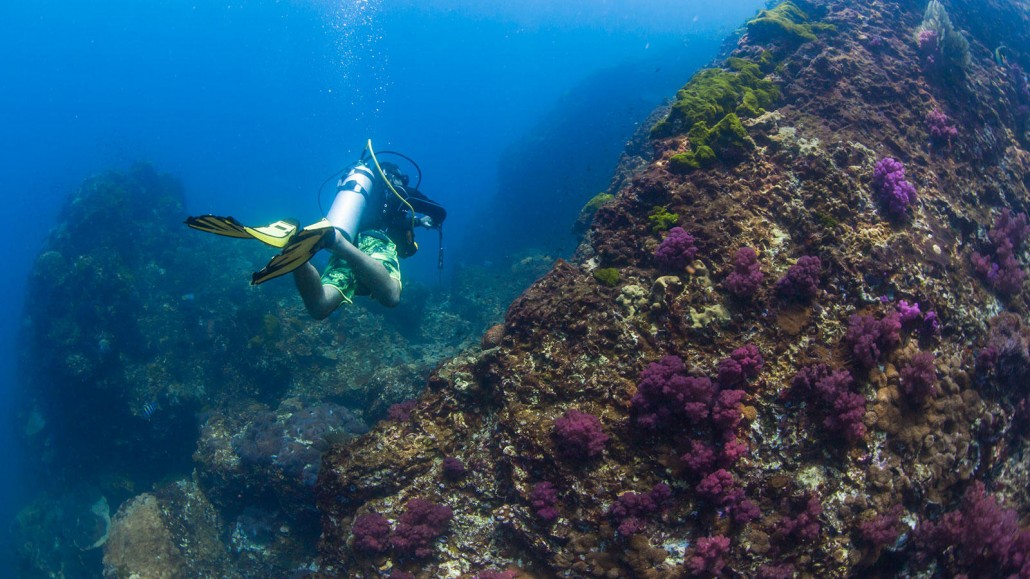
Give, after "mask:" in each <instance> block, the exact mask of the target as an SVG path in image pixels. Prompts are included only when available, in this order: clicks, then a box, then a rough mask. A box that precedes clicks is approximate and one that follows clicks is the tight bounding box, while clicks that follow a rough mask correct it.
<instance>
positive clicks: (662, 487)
mask: <svg viewBox="0 0 1030 579" xmlns="http://www.w3.org/2000/svg"><path fill="white" fill-rule="evenodd" d="M671 497H672V489H670V488H669V486H668V485H666V484H664V483H658V484H656V485H654V487H653V488H652V489H651V492H649V493H634V492H628V493H622V494H621V495H619V497H618V498H617V499H615V502H614V503H612V506H611V507H610V508H609V509H608V512H609V514H610V515H611V516H612V518H614V519H615V522H616V524H617V525H618V529H619V534H620V535H622V536H623V537H628V536H630V535H633V534H636V533H639V532H640V531H642V530H643V529H644V525H645V520H646V519H648V518H650V517H651V516H653V515H655V514H656V513H659V512H661V511H662V510H663V509H664V508H665V506H666V504H667V503H668V502H669V499H670V498H671Z"/></svg>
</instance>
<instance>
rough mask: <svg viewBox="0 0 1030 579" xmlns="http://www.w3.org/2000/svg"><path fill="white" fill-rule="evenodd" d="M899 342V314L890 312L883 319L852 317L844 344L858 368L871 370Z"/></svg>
mask: <svg viewBox="0 0 1030 579" xmlns="http://www.w3.org/2000/svg"><path fill="white" fill-rule="evenodd" d="M900 341H901V314H899V313H898V312H890V313H888V314H887V315H885V316H884V317H883V318H880V319H876V318H874V317H872V316H864V315H854V316H851V319H850V320H848V331H847V333H846V334H845V335H844V342H845V343H846V344H847V345H848V347H849V349H850V350H851V354H852V357H853V359H854V360H855V362H856V363H857V364H858V365H859V367H861V368H863V369H868V368H872V367H873V366H875V365H876V363H877V362H879V361H880V357H881V356H883V354H884V353H885V352H887V351H888V350H889V349H891V348H893V347H894V346H896V345H898V342H900Z"/></svg>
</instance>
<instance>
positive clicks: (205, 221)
mask: <svg viewBox="0 0 1030 579" xmlns="http://www.w3.org/2000/svg"><path fill="white" fill-rule="evenodd" d="M186 225H187V226H189V227H191V228H193V229H196V230H198V231H206V232H208V233H214V234H215V235H224V236H226V237H237V238H240V239H249V238H251V237H253V236H252V235H251V234H249V233H247V230H246V226H244V225H243V224H242V223H240V222H239V221H236V220H235V219H233V218H232V217H219V216H217V215H201V216H200V217H187V218H186Z"/></svg>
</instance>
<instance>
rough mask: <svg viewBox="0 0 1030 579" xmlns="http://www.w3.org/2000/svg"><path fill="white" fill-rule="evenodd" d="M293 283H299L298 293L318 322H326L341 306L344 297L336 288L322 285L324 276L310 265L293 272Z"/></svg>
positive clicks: (306, 264) (307, 264)
mask: <svg viewBox="0 0 1030 579" xmlns="http://www.w3.org/2000/svg"><path fill="white" fill-rule="evenodd" d="M293 281H295V282H296V283H297V291H299V292H300V298H301V299H302V300H304V307H306V308H307V309H308V313H309V314H311V317H313V318H315V319H316V320H324V319H325V318H327V317H329V314H331V313H333V311H334V310H335V309H336V308H338V307H339V306H340V303H342V302H343V296H342V295H341V294H340V292H339V291H337V290H336V288H333V287H329V286H325V285H322V276H320V275H318V270H317V269H315V266H313V265H311V264H310V263H305V264H304V265H302V266H300V267H299V268H297V269H295V270H294V271H293Z"/></svg>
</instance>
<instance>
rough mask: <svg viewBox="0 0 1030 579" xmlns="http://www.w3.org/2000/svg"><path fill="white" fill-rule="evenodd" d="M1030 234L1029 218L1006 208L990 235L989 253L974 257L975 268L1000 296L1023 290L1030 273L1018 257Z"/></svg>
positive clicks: (1000, 214) (995, 220)
mask: <svg viewBox="0 0 1030 579" xmlns="http://www.w3.org/2000/svg"><path fill="white" fill-rule="evenodd" d="M1028 234H1030V225H1028V224H1027V217H1026V215H1024V214H1019V215H1015V216H1014V215H1012V212H1011V211H1009V210H1008V209H1003V210H1002V212H1001V213H999V214H998V216H997V217H995V219H994V226H993V227H991V230H990V231H989V232H988V233H987V238H988V239H989V240H990V242H991V246H990V248H989V251H988V253H986V254H980V253H973V255H972V262H973V269H974V270H976V272H977V273H979V274H980V275H981V276H983V278H984V279H985V280H987V283H988V284H990V286H991V287H993V288H994V289H995V290H997V291H998V292H1000V293H1003V294H1015V293H1018V292H1019V291H1020V290H1021V289H1022V288H1023V280H1024V278H1025V277H1026V274H1025V273H1024V272H1023V268H1022V267H1021V266H1020V264H1019V260H1018V259H1016V255H1017V254H1018V252H1019V250H1020V249H1021V248H1022V246H1023V242H1024V241H1025V240H1026V238H1027V235H1028ZM992 254H993V255H992Z"/></svg>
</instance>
